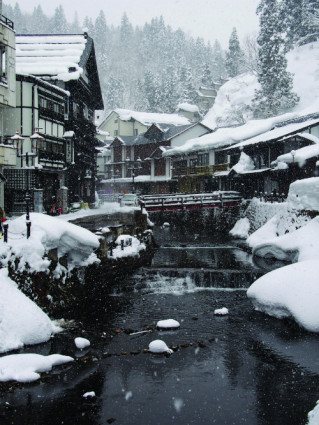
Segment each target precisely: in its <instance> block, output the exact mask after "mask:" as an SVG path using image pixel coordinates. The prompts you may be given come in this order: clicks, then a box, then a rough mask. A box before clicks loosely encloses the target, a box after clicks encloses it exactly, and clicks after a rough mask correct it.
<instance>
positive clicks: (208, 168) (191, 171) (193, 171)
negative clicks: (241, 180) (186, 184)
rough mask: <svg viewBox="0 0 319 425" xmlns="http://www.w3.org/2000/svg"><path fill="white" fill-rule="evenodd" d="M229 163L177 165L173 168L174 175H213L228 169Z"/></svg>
mask: <svg viewBox="0 0 319 425" xmlns="http://www.w3.org/2000/svg"><path fill="white" fill-rule="evenodd" d="M228 170H229V164H228V163H226V164H216V165H201V166H200V165H197V166H194V167H176V168H173V172H172V174H173V177H183V176H193V177H196V176H211V175H213V174H214V173H217V172H220V171H228Z"/></svg>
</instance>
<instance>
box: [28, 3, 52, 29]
mask: <svg viewBox="0 0 319 425" xmlns="http://www.w3.org/2000/svg"><path fill="white" fill-rule="evenodd" d="M48 25H49V19H48V18H47V16H46V15H45V14H44V13H43V10H42V7H41V6H40V5H39V6H36V7H35V8H34V10H33V13H32V16H31V22H30V25H29V31H30V32H31V33H33V34H46V33H47V31H48Z"/></svg>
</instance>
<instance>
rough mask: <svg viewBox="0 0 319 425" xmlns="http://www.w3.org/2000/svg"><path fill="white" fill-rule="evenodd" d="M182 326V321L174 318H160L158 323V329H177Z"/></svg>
mask: <svg viewBox="0 0 319 425" xmlns="http://www.w3.org/2000/svg"><path fill="white" fill-rule="evenodd" d="M180 326H181V325H180V323H179V322H178V321H177V320H174V319H167V320H159V321H158V322H157V323H156V327H157V328H158V329H177V328H179V327H180Z"/></svg>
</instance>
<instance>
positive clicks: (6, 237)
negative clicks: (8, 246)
mask: <svg viewBox="0 0 319 425" xmlns="http://www.w3.org/2000/svg"><path fill="white" fill-rule="evenodd" d="M2 226H3V240H4V242H6V243H7V242H8V223H3V224H2Z"/></svg>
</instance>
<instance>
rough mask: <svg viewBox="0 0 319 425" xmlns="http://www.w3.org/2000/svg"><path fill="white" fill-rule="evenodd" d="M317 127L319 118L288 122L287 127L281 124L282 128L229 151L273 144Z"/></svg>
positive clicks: (239, 144)
mask: <svg viewBox="0 0 319 425" xmlns="http://www.w3.org/2000/svg"><path fill="white" fill-rule="evenodd" d="M317 125H319V117H317V118H308V119H305V120H304V121H300V120H299V122H294V121H292V122H287V123H285V125H282V124H281V125H280V127H275V128H273V129H271V130H270V131H266V132H265V133H262V134H259V135H258V136H255V137H252V138H251V139H248V140H245V141H244V142H241V143H237V144H236V145H233V146H231V147H230V148H229V149H236V148H244V147H247V146H250V145H255V144H256V143H261V142H264V143H266V142H273V141H275V140H280V139H283V138H285V137H287V136H291V135H294V134H298V133H299V132H301V131H304V130H307V129H308V128H310V127H314V126H317Z"/></svg>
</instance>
